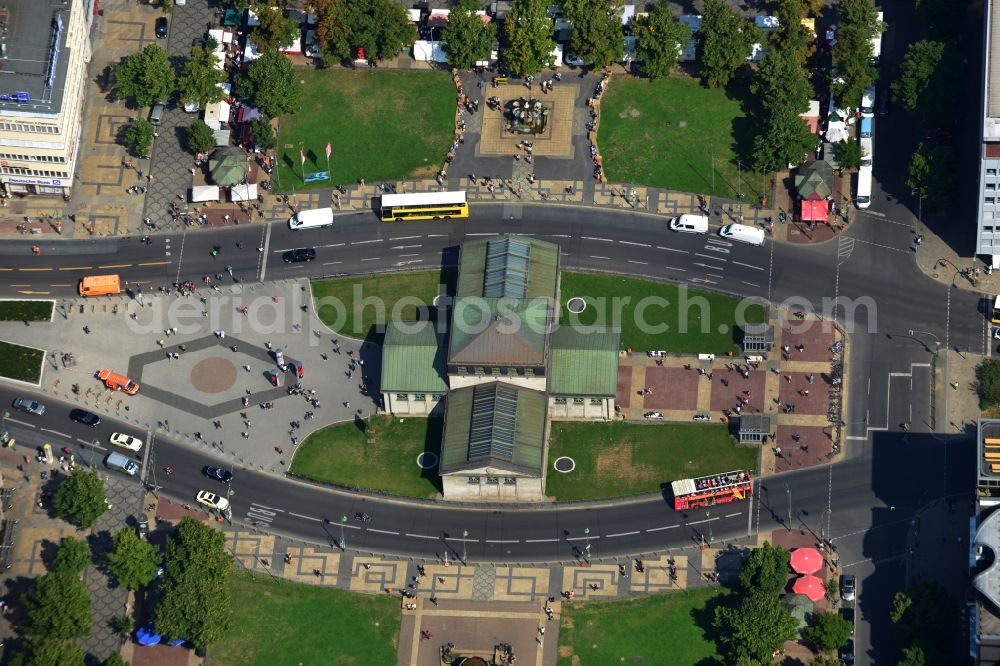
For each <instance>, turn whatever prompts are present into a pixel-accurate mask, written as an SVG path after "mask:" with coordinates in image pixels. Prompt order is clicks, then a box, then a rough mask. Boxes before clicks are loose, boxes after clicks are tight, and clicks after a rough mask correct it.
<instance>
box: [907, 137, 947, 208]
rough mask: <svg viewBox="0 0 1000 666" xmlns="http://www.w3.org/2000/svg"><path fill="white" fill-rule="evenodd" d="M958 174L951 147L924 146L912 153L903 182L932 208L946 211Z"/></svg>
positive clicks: (939, 145) (921, 145)
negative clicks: (944, 208) (945, 207)
mask: <svg viewBox="0 0 1000 666" xmlns="http://www.w3.org/2000/svg"><path fill="white" fill-rule="evenodd" d="M957 173H958V160H957V158H956V157H955V150H954V149H953V148H952V147H951V146H948V145H943V144H934V143H921V144H920V145H918V146H917V150H916V151H915V152H914V153H913V157H912V158H911V160H910V167H909V170H908V171H907V177H906V180H905V181H903V183H904V184H905V185H906V186H907V187H909V188H910V189H912V190H914V191H915V193H916V194H917V195H918V196H920V197H922V198H923V199H924V200H925V201H926V202H927V203H929V204H930V205H931V206H932V207H937V208H943V207H944V206H946V205H948V204H949V203H950V202H951V201H952V200H953V194H954V192H955V189H956V188H957V187H958V176H957Z"/></svg>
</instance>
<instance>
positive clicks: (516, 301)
mask: <svg viewBox="0 0 1000 666" xmlns="http://www.w3.org/2000/svg"><path fill="white" fill-rule="evenodd" d="M452 309H453V311H452V317H451V342H450V344H449V347H448V363H450V364H451V365H481V366H489V365H494V366H497V365H499V366H533V367H543V366H544V365H545V358H546V347H547V345H548V327H549V324H550V322H551V320H552V318H553V317H552V312H553V310H554V309H555V308H554V306H553V302H552V301H550V300H548V299H546V298H536V299H531V300H526V299H521V298H481V297H465V298H458V299H456V300H455V304H454V306H453V308H452Z"/></svg>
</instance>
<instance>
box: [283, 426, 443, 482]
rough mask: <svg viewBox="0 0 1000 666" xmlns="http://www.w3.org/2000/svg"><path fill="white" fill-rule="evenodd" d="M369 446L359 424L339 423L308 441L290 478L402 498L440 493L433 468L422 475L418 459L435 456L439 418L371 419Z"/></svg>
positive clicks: (296, 457)
mask: <svg viewBox="0 0 1000 666" xmlns="http://www.w3.org/2000/svg"><path fill="white" fill-rule="evenodd" d="M372 424H373V425H372V427H373V428H374V430H375V433H374V439H375V442H374V444H369V443H368V437H367V435H366V434H365V432H364V431H363V428H364V427H365V426H364V422H361V421H356V422H354V423H341V424H338V425H333V426H330V427H328V428H324V429H323V430H320V431H318V432H315V433H313V434H312V435H309V437H307V438H306V440H305V441H304V442H302V444H301V445H300V446H299V449H298V451H296V452H295V458H294V459H293V460H292V467H291V472H292V473H293V474H298V475H300V476H304V477H306V478H310V479H315V480H317V481H325V482H327V483H335V484H337V485H341V486H347V487H350V488H362V489H370V490H379V491H383V492H387V493H390V494H393V495H404V496H406V497H433V496H434V495H435V494H436V493H438V492H439V491H440V485H439V484H440V481H439V477H438V473H437V468H436V467H435V468H433V469H428V470H421V469H420V468H419V467H418V466H417V456H418V455H420V454H421V453H422V452H424V451H428V452H431V453H434V454H436V455H440V453H441V426H442V419H440V418H432V419H427V418H399V417H395V418H390V417H387V416H377V417H374V418H373V419H372Z"/></svg>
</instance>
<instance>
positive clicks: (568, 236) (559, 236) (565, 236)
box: [549, 234, 572, 238]
mask: <svg viewBox="0 0 1000 666" xmlns="http://www.w3.org/2000/svg"><path fill="white" fill-rule="evenodd" d="M549 236H552V237H553V238H572V236H570V235H569V234H549Z"/></svg>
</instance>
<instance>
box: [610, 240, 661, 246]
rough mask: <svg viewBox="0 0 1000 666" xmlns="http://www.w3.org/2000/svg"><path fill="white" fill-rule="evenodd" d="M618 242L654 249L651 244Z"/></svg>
mask: <svg viewBox="0 0 1000 666" xmlns="http://www.w3.org/2000/svg"><path fill="white" fill-rule="evenodd" d="M618 242H619V243H621V244H622V245H637V246H638V247H653V246H652V245H650V244H649V243H633V242H632V241H623V240H620V241H618Z"/></svg>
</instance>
